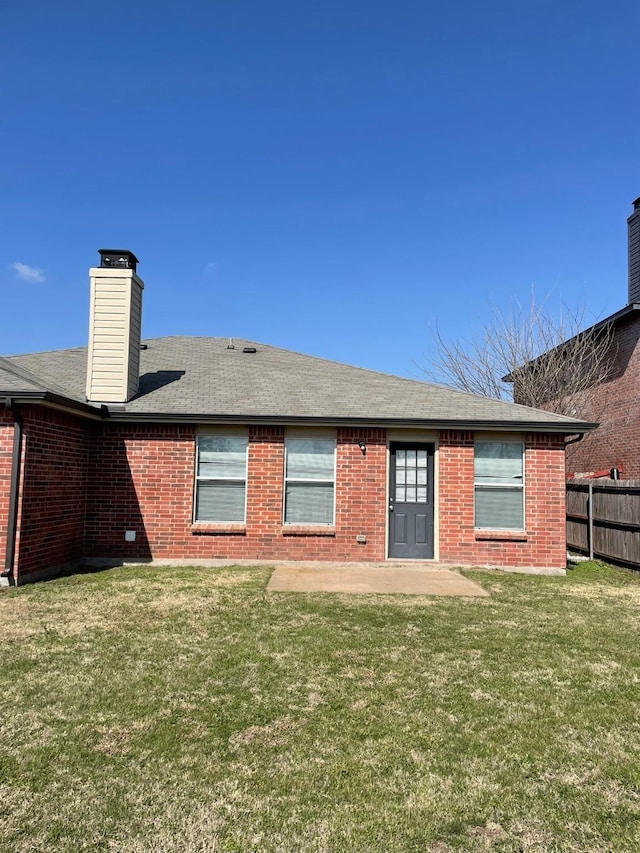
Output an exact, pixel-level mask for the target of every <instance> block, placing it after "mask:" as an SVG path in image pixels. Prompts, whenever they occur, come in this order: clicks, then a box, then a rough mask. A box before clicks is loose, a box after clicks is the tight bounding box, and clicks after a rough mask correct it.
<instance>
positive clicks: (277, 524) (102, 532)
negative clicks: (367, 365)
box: [0, 407, 565, 576]
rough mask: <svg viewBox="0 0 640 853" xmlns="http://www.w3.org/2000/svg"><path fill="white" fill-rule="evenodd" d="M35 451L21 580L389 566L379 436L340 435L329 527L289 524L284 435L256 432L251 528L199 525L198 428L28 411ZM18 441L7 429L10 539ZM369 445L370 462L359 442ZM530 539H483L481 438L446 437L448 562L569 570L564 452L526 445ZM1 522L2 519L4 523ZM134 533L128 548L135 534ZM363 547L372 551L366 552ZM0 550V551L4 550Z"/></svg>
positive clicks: (28, 436) (1, 431)
mask: <svg viewBox="0 0 640 853" xmlns="http://www.w3.org/2000/svg"><path fill="white" fill-rule="evenodd" d="M23 423H24V434H25V445H24V465H23V481H24V485H23V495H22V501H21V516H20V530H19V533H20V538H19V543H18V545H19V547H18V566H19V569H20V572H21V573H22V575H23V576H25V575H27V574H28V573H30V572H35V571H38V570H40V569H47V568H52V567H55V566H59V565H62V564H64V563H66V562H68V561H69V560H73V559H78V558H81V557H83V556H84V557H107V558H108V557H111V558H114V559H118V560H120V559H124V560H140V559H143V560H145V559H155V560H158V561H162V560H163V559H186V560H189V559H214V558H226V559H250V560H272V559H273V560H275V559H292V560H296V559H299V560H340V561H355V560H358V561H360V560H362V561H367V560H370V561H373V560H376V561H377V560H384V559H385V556H386V544H385V533H386V523H387V500H386V486H387V446H386V433H385V431H384V430H382V429H366V430H363V429H346V428H344V429H342V428H341V429H338V430H337V480H336V519H335V525H334V526H333V527H331V528H320V529H318V528H308V527H291V526H285V525H283V524H282V501H283V467H284V464H283V463H284V430H283V429H282V428H281V427H252V428H250V430H249V470H248V481H247V489H248V494H247V506H248V510H247V521H246V524H245V525H217V524H193V523H192V506H193V485H194V464H195V437H196V428H195V427H194V426H179V425H149V426H121V425H114V424H113V423H104V424H100V423H93V422H82V421H80V420H78V419H76V418H73V417H71V416H68V415H64V414H61V413H56V412H52V411H49V412H47V411H46V410H44V409H41V408H35V407H33V408H25V409H24V412H23ZM12 436H13V430H12V428H11V426H10V424H9V421H8V419H7V418H4V420H2V421H0V537H2V536H4V540H6V518H5V520H4V528H3V526H2V525H3V518H4V517H5V516H6V509H4V507H5V503H6V501H7V500H8V477H9V474H10V464H11V442H12ZM361 438H364V439H365V440H366V445H367V450H366V455H363V454H362V452H361V450H360V448H359V447H358V441H359V440H360V439H361ZM525 446H526V456H525V460H526V461H525V499H526V533H525V534H524V535H523V534H511V533H508V534H504V533H499V532H496V533H495V534H488V533H487V532H485V531H483V532H476V531H475V530H474V527H473V434H472V433H468V432H456V431H447V432H443V433H442V434H441V439H440V450H439V477H440V495H439V513H440V518H439V526H440V532H439V547H440V558H441V559H442V560H443V561H445V562H449V563H459V564H460V563H463V564H491V565H503V566H532V567H541V568H561V567H564V565H565V517H564V511H565V505H564V445H563V439H562V437H560V436H544V435H535V434H534V435H527V436H526V441H525ZM3 512H4V516H3V514H2V513H3ZM126 530H133V531H135V533H136V541H135V542H125V531H126ZM361 534H362V535H364V536H366V543H365V544H359V543H358V542H357V541H356V537H357V536H358V535H361ZM4 540H3V539H2V538H0V544H1V543H2V542H3V541H4Z"/></svg>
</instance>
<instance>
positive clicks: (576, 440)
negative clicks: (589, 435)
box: [564, 432, 584, 447]
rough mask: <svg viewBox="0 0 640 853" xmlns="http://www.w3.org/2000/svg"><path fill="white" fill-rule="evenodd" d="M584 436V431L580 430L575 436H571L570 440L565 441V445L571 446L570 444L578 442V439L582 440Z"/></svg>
mask: <svg viewBox="0 0 640 853" xmlns="http://www.w3.org/2000/svg"><path fill="white" fill-rule="evenodd" d="M583 438H584V433H583V432H579V433H578V435H577V436H576V437H575V438H570V439H569V441H565V443H564V446H565V447H569V445H570V444H576V443H577V442H578V441H582V439H583Z"/></svg>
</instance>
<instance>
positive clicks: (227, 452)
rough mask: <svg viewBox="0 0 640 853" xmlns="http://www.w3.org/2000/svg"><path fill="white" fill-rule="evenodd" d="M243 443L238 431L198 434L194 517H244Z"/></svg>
mask: <svg viewBox="0 0 640 853" xmlns="http://www.w3.org/2000/svg"><path fill="white" fill-rule="evenodd" d="M247 444H248V440H247V437H246V436H240V435H200V436H198V446H197V460H196V511H195V520H196V521H223V522H224V521H226V522H243V521H244V519H245V503H246V491H247Z"/></svg>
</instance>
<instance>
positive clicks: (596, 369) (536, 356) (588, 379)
mask: <svg viewBox="0 0 640 853" xmlns="http://www.w3.org/2000/svg"><path fill="white" fill-rule="evenodd" d="M583 321H584V310H583V309H581V310H577V311H574V310H571V309H568V308H567V307H566V306H562V310H561V313H560V316H559V317H554V316H553V315H552V314H551V313H550V312H549V311H548V310H547V309H546V308H545V305H544V304H542V305H539V304H538V303H537V302H536V300H535V295H534V293H533V291H532V293H531V299H530V302H529V304H528V305H522V304H521V303H520V302H518V301H517V300H513V301H512V303H511V305H510V307H509V310H508V311H507V313H503V312H502V311H500V310H498V309H494V310H493V314H492V316H491V319H490V320H489V322H488V323H487V324H485V326H484V327H482V328H481V329H480V331H479V333H478V334H477V335H476V336H475V337H473V338H471V339H467V340H465V339H461V340H458V341H452V342H450V341H446V340H445V339H444V338H443V337H442V335H441V334H440V330H439V329H436V332H435V335H434V345H435V355H434V356H433V357H431V358H430V359H429V361H428V363H427V365H426V366H425V367H423V368H422V370H423V372H424V374H425V376H426V377H427V378H428V379H429V380H431V381H435V382H439V383H441V384H444V385H447V386H448V387H450V388H457V389H458V390H461V391H468V392H469V393H471V394H480V395H482V396H484V397H492V398H494V399H500V400H513V401H514V402H516V403H522V404H523V405H525V406H533V407H534V408H539V409H541V408H544V409H547V410H549V411H554V412H558V413H559V414H566V415H571V416H574V417H582V418H594V417H597V416H598V411H597V410H596V402H597V408H598V409H600V408H602V406H603V405H604V403H603V400H604V395H603V394H602V392H601V390H600V391H599V392H598V393H596V389H598V387H599V386H601V385H602V383H604V382H605V381H606V379H607V377H608V376H609V374H610V371H611V366H612V361H613V357H614V355H615V353H614V342H613V329H612V327H611V324H607V323H604V324H596V325H595V326H591V327H590V328H587V329H584V328H583V326H584V322H583Z"/></svg>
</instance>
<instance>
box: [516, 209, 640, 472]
mask: <svg viewBox="0 0 640 853" xmlns="http://www.w3.org/2000/svg"><path fill="white" fill-rule="evenodd" d="M633 208H634V209H633V213H632V214H631V216H630V217H629V218H628V219H627V229H628V245H629V255H628V257H629V285H628V297H627V305H626V306H625V307H624V308H622V309H621V310H620V311H617V312H616V313H615V314H612V315H611V316H610V317H605V319H604V320H600V321H599V322H598V323H596V324H595V325H594V326H591V327H590V328H589V329H587V330H585V331H586V333H587V334H591V333H592V332H594V331H597V330H598V329H606V330H607V332H606V333H607V335H610V338H611V346H610V348H609V354H608V357H609V360H610V368H609V370H608V373H607V376H606V379H605V381H604V382H602V383H600V384H599V385H598V386H597V387H595V388H593V389H591V390H590V392H589V404H588V405H589V416H590V417H591V418H592V419H593V420H596V421H598V423H599V426H598V428H597V429H596V430H594V431H592V432H589V433H586V434H585V435H584V439H583V440H582V441H580V442H576V443H573V444H571V445H570V446H568V447H567V473H568V474H569V475H571V476H573V475H574V474H577V475H578V476H593V475H594V474H595V475H600V476H602V475H603V474H607V475H608V473H609V471H610V470H611V469H612V468H617V469H618V470H619V471H620V473H621V476H622V477H624V479H639V478H640V198H637V199H636V200H635V201H634V202H633ZM542 358H544V356H542ZM514 400H516V402H517V401H518V388H517V382H516V383H514Z"/></svg>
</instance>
